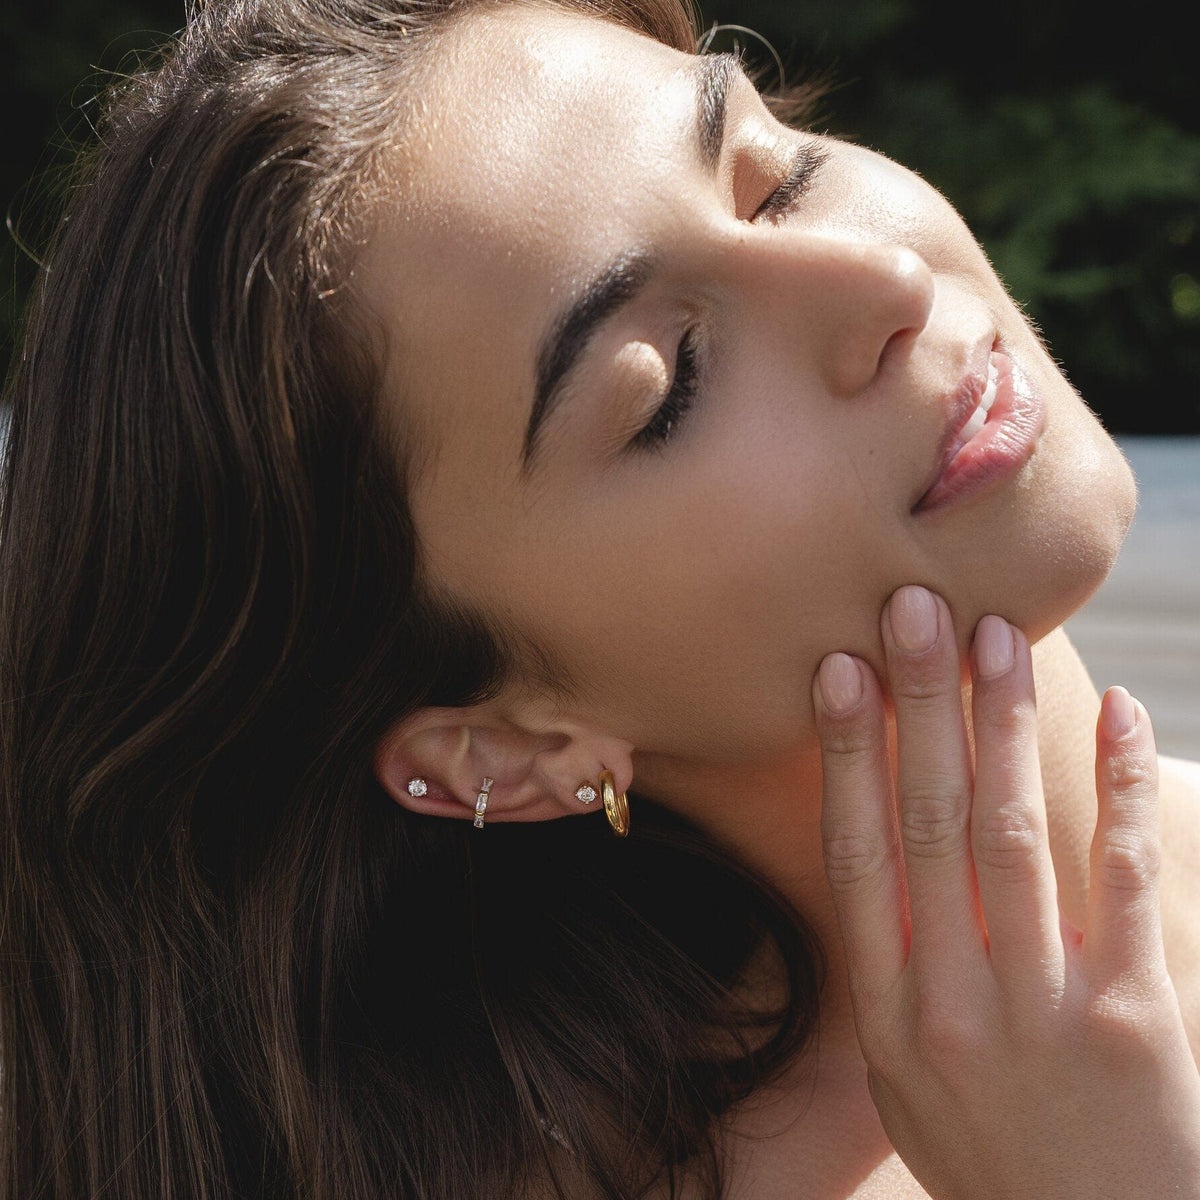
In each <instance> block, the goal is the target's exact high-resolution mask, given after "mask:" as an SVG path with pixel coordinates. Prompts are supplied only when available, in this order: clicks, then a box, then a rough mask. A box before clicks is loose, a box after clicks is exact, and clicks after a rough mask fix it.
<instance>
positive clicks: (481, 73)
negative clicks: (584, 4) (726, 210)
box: [359, 5, 695, 461]
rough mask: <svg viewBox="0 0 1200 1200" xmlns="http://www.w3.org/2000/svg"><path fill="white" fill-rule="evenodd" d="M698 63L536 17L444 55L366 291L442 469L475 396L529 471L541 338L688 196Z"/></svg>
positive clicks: (592, 22) (411, 135)
mask: <svg viewBox="0 0 1200 1200" xmlns="http://www.w3.org/2000/svg"><path fill="white" fill-rule="evenodd" d="M693 62H694V59H693V58H692V56H689V55H685V54H682V53H680V52H678V51H676V50H673V49H671V48H669V47H666V46H664V45H662V44H661V43H658V42H656V41H653V40H652V39H650V38H647V37H643V36H641V35H638V34H636V33H633V32H631V31H629V30H627V29H624V28H622V27H619V26H617V25H614V24H612V23H610V22H606V21H602V20H599V19H597V18H594V17H587V16H582V15H579V14H574V13H569V12H564V11H561V10H555V9H548V8H543V7H536V6H528V7H526V6H523V5H522V6H514V7H511V8H505V9H503V10H494V11H484V12H482V13H479V14H476V15H473V16H469V17H467V18H466V19H465V20H464V21H463V22H461V24H460V25H459V26H458V27H456V28H455V29H453V30H452V31H451V32H450V33H448V34H447V35H445V38H444V40H443V41H441V42H440V43H439V44H438V46H437V47H436V48H435V50H434V51H433V55H432V62H431V63H430V64H428V70H427V72H423V81H422V85H421V88H420V96H419V98H418V101H417V104H416V106H415V112H414V115H413V117H412V120H411V121H410V122H408V123H407V124H406V129H405V133H404V136H403V137H402V138H401V139H400V142H399V144H398V145H397V147H396V148H395V150H394V151H393V162H392V163H391V176H392V178H393V180H394V185H393V186H392V188H391V190H390V196H389V199H388V200H387V201H386V202H385V203H384V204H383V205H382V206H381V208H380V209H379V211H378V213H377V214H376V216H377V220H376V222H375V231H374V233H373V235H372V237H371V238H370V240H369V243H368V245H367V247H366V249H365V252H364V254H363V256H362V262H361V264H360V270H359V279H360V288H361V291H362V293H363V295H364V296H365V298H366V300H367V304H368V307H369V309H371V310H372V311H373V312H374V314H375V315H376V316H378V317H379V318H380V319H381V320H382V323H383V325H384V328H385V330H386V334H387V340H388V343H389V354H388V376H389V387H388V392H389V394H390V395H392V396H400V397H403V407H404V412H403V414H402V419H403V420H404V421H407V422H410V423H411V424H414V425H415V426H417V427H418V428H419V429H420V431H421V434H420V436H421V440H422V441H423V442H424V443H425V445H426V446H427V448H431V449H432V450H433V452H434V456H435V457H436V456H437V452H438V450H439V448H441V447H442V446H443V445H444V444H445V440H446V436H447V429H446V427H447V425H448V424H455V422H452V421H448V420H447V419H446V418H447V417H448V416H449V415H450V414H448V413H447V411H446V409H447V406H450V407H451V408H454V407H456V406H458V407H461V402H462V400H463V397H464V395H469V396H470V398H471V405H470V408H471V419H472V420H474V421H476V422H478V421H483V422H484V423H485V424H486V425H488V426H489V429H488V433H489V436H490V438H491V444H492V446H493V447H494V449H495V452H496V453H503V454H505V455H506V456H507V457H509V458H510V459H512V460H513V461H515V460H516V459H517V458H518V457H519V454H520V439H521V432H522V431H521V429H520V428H518V427H517V425H516V423H514V421H513V415H514V414H513V411H512V410H513V409H514V408H516V407H525V408H527V407H528V404H529V402H530V399H531V397H532V391H533V386H534V371H535V362H536V355H537V350H538V344H539V342H540V339H541V337H542V336H543V334H544V333H545V331H546V329H547V327H548V326H549V324H550V323H551V322H552V320H553V318H554V316H555V315H556V314H557V313H559V312H561V311H562V310H563V309H564V308H565V307H566V306H567V305H568V304H569V303H570V300H571V299H572V298H573V296H574V295H575V294H576V293H577V292H578V290H579V289H580V288H581V287H582V286H583V285H584V283H585V282H586V281H587V280H589V279H590V278H591V277H592V276H593V275H594V274H595V272H596V269H597V267H598V266H599V265H601V264H605V263H607V262H610V261H611V260H612V259H613V258H615V257H616V256H617V255H618V254H620V253H623V252H625V251H627V250H628V249H629V248H630V247H631V245H633V244H637V243H639V242H642V241H644V240H645V238H646V236H647V233H648V229H647V222H646V216H647V213H648V212H649V211H650V210H651V209H652V208H653V205H652V204H651V203H650V200H651V193H655V192H657V193H660V198H661V194H662V193H663V192H665V191H668V190H671V189H678V188H679V186H680V183H681V181H680V179H679V171H678V168H679V163H680V158H681V155H682V154H683V153H685V152H686V147H687V145H688V142H687V139H688V137H689V136H690V133H689V131H690V128H691V123H692V121H693V120H694V113H695V99H694V98H695V85H694V82H693V78H692V75H691V73H690V70H689V67H690V66H691V64H692V63H693ZM481 389H486V390H485V392H484V393H483V394H481ZM459 417H460V419H465V416H464V415H463V414H462V413H460V414H459Z"/></svg>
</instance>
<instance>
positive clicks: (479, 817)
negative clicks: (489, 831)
mask: <svg viewBox="0 0 1200 1200" xmlns="http://www.w3.org/2000/svg"><path fill="white" fill-rule="evenodd" d="M491 790H492V781H491V779H490V778H488V776H486V775H485V776H484V777H483V783H481V784H480V785H479V795H478V796H476V797H475V828H476V829H482V828H483V814H484V813H485V812H487V802H488V793H489V792H490V791H491Z"/></svg>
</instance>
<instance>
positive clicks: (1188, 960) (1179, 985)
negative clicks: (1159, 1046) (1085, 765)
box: [1159, 756, 1200, 1053]
mask: <svg viewBox="0 0 1200 1200" xmlns="http://www.w3.org/2000/svg"><path fill="white" fill-rule="evenodd" d="M1159 788H1160V795H1161V798H1162V847H1163V854H1162V874H1161V877H1160V880H1159V893H1160V898H1161V902H1162V915H1163V937H1164V940H1165V943H1166V951H1167V965H1168V967H1169V968H1170V971H1171V978H1172V979H1173V980H1174V982H1175V988H1176V990H1177V991H1178V993H1179V1000H1180V1004H1181V1005H1182V1007H1183V1015H1184V1020H1185V1021H1186V1023H1187V1028H1188V1033H1189V1036H1190V1038H1191V1043H1192V1049H1193V1051H1196V1052H1198V1053H1200V763H1196V762H1189V761H1187V760H1185V759H1181V758H1168V757H1165V756H1164V757H1162V758H1160V760H1159Z"/></svg>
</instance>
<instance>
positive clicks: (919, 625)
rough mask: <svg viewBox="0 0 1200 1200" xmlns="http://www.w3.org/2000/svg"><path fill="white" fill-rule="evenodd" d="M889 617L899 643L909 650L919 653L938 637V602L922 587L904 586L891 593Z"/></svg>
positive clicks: (902, 647)
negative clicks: (892, 594) (893, 593)
mask: <svg viewBox="0 0 1200 1200" xmlns="http://www.w3.org/2000/svg"><path fill="white" fill-rule="evenodd" d="M888 619H889V620H890V621H891V623H892V637H894V638H895V639H896V645H897V646H899V648H900V649H901V650H903V651H905V653H907V654H920V653H922V652H923V651H925V650H928V649H929V648H930V646H932V645H933V643H934V642H936V641H937V632H938V616H937V604H936V602H935V601H934V599H933V593H932V592H929V591H926V590H925V588H923V587H915V586H913V585H911V584H909V585H908V586H906V587H902V588H901V589H900V590H899V591H898V592H897V593H896V594H895V595H894V596H893V597H892V603H891V604H890V605H889V607H888Z"/></svg>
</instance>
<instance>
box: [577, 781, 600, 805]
mask: <svg viewBox="0 0 1200 1200" xmlns="http://www.w3.org/2000/svg"><path fill="white" fill-rule="evenodd" d="M575 799H576V800H578V801H579V802H580V804H593V803H595V800H596V789H595V788H594V787H592V785H591V784H590V783H588V782H587V780H584V782H583V783H581V784H580V785H579V786H578V787H577V788H576V789H575Z"/></svg>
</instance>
